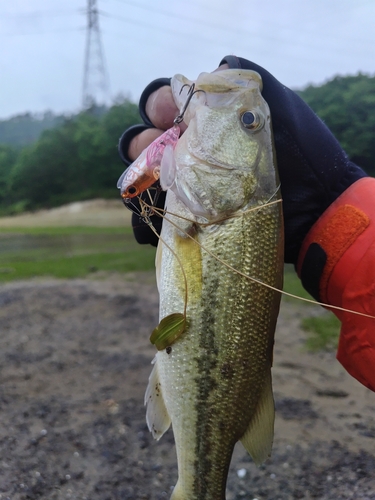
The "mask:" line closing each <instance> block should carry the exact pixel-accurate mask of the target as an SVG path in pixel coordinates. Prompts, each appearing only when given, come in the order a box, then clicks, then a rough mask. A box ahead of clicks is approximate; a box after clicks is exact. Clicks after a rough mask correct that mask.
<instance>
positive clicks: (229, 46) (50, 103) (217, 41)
mask: <svg viewBox="0 0 375 500" xmlns="http://www.w3.org/2000/svg"><path fill="white" fill-rule="evenodd" d="M97 2H98V7H99V10H100V11H101V12H102V14H101V15H100V18H99V24H100V28H101V36H102V45H103V49H104V54H105V59H106V67H107V70H108V73H109V78H110V90H111V96H112V97H114V96H116V95H117V94H119V93H120V92H122V93H123V94H125V95H128V96H129V97H130V98H131V99H133V100H137V99H138V98H139V96H140V94H141V92H142V90H143V88H144V87H145V85H147V83H149V82H150V81H151V80H152V79H154V78H157V77H160V76H172V75H173V74H175V73H183V74H185V75H186V76H188V77H189V78H191V79H194V78H196V77H197V75H198V74H199V73H200V72H202V71H211V70H213V69H215V67H216V66H217V64H218V63H219V61H220V59H221V58H222V57H224V56H225V55H228V54H235V55H238V56H242V57H246V58H247V59H251V60H253V61H254V62H256V63H258V64H260V65H261V66H263V67H265V68H266V69H268V70H269V71H270V72H271V73H273V74H274V75H275V76H276V77H277V78H278V79H279V80H280V81H282V82H283V83H284V84H285V85H287V86H289V87H292V88H302V87H304V86H305V85H307V84H308V83H317V84H320V83H322V82H324V81H325V80H327V79H330V78H332V77H333V76H334V75H337V74H341V75H347V74H355V73H357V72H358V71H362V72H365V73H370V74H374V72H375V29H374V25H375V0H262V1H259V0H258V1H255V0H172V1H167V0H97ZM86 8H87V0H53V1H51V0H50V1H46V0H11V1H9V0H0V43H1V50H0V118H6V117H8V116H11V115H14V114H17V113H22V112H26V111H31V112H42V111H45V110H48V109H50V110H52V111H55V112H76V111H78V110H79V109H80V107H81V104H82V83H83V66H84V52H85V43H86V17H85V10H86Z"/></svg>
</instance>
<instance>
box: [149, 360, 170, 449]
mask: <svg viewBox="0 0 375 500" xmlns="http://www.w3.org/2000/svg"><path fill="white" fill-rule="evenodd" d="M153 363H154V367H153V369H152V371H151V374H150V378H149V380H148V386H147V389H146V394H145V405H147V411H146V422H147V426H148V428H149V430H150V432H151V433H152V436H153V437H154V438H155V439H157V440H159V439H160V438H161V437H162V435H163V434H164V433H165V432H166V431H167V430H168V429H169V426H170V425H171V419H170V417H169V414H168V411H167V408H166V406H165V402H164V398H163V392H162V387H161V384H160V379H159V373H158V365H157V356H155V359H154V361H153Z"/></svg>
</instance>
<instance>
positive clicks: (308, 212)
mask: <svg viewBox="0 0 375 500" xmlns="http://www.w3.org/2000/svg"><path fill="white" fill-rule="evenodd" d="M224 63H227V64H228V65H229V67H230V68H242V69H250V70H253V71H257V72H258V73H259V74H260V76H261V77H262V80H263V90H262V95H263V97H264V99H265V100H266V101H267V103H268V105H269V107H270V110H271V118H272V127H273V132H274V140H275V149H276V157H277V163H278V169H279V174H280V181H281V194H282V198H283V211H284V222H285V262H291V263H294V264H296V261H297V257H298V253H299V250H300V247H301V243H302V241H303V239H304V238H305V236H306V234H307V233H308V231H309V230H310V228H311V226H312V225H313V224H314V223H315V222H316V220H317V219H318V218H319V217H320V216H321V215H322V213H323V212H324V211H325V210H326V209H327V208H328V207H329V205H331V203H332V202H333V201H334V200H335V199H336V198H337V197H338V196H339V195H340V194H341V193H343V192H344V191H345V190H346V189H347V188H348V187H349V186H350V185H351V184H353V183H354V182H355V181H357V180H358V179H360V178H361V177H365V176H366V175H367V174H366V173H365V172H364V171H363V170H362V169H361V168H359V167H358V166H357V165H355V164H354V163H352V162H351V161H350V160H349V158H348V157H347V155H346V153H345V152H344V151H343V149H342V148H341V146H340V144H339V143H338V141H337V140H336V139H335V137H334V136H333V135H332V133H331V132H330V130H329V129H328V128H327V127H326V126H325V124H324V123H323V122H322V121H321V120H320V118H318V117H317V116H316V114H315V113H314V112H313V111H312V110H311V109H310V108H309V106H308V105H307V104H306V103H305V102H304V101H303V100H302V99H301V98H300V97H299V96H298V95H297V94H296V93H295V92H293V91H292V90H290V89H288V88H287V87H285V86H284V85H282V84H281V83H280V82H279V81H278V80H276V78H274V77H273V76H272V75H271V74H270V73H269V72H268V71H266V70H265V69H263V68H262V67H260V66H258V65H257V64H254V63H252V62H250V61H247V60H246V59H242V58H238V57H235V56H227V57H225V58H224V59H223V60H222V61H221V62H220V64H224ZM168 82H169V80H167V79H159V80H155V81H154V82H152V83H151V84H150V85H149V86H148V87H146V89H145V90H144V91H143V94H142V97H141V100H140V113H141V116H142V118H143V119H144V120H145V123H147V126H149V125H150V123H151V122H150V120H149V119H148V117H147V115H146V113H145V104H146V102H147V99H148V97H149V96H150V94H151V93H152V92H154V91H155V90H157V89H158V88H160V87H161V86H163V85H166V84H168ZM143 127H144V126H143ZM125 134H126V132H125ZM132 137H134V135H133V136H132ZM129 142H130V141H129ZM129 142H128V143H127V144H126V143H125V141H123V143H122V148H123V150H126V151H127V148H128V145H129ZM134 219H135V218H134V217H133V228H134V234H135V237H136V239H137V241H139V242H140V243H146V242H147V243H151V244H155V243H156V241H157V238H156V237H154V235H153V233H152V232H151V230H150V229H149V228H148V226H146V225H142V223H140V222H139V220H137V221H135V220H134ZM137 219H138V218H137ZM134 222H135V224H134Z"/></svg>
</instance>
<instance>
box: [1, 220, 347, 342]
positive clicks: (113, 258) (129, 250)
mask: <svg viewBox="0 0 375 500" xmlns="http://www.w3.org/2000/svg"><path fill="white" fill-rule="evenodd" d="M154 260H155V248H153V247H151V246H150V245H139V244H138V243H137V242H136V241H135V240H134V237H133V234H132V229H131V228H130V227H104V228H103V227H44V228H35V227H27V228H16V227H13V228H6V229H0V282H7V281H14V280H21V279H29V278H38V277H55V278H84V277H86V276H88V275H90V274H92V273H94V272H100V271H107V272H118V273H127V272H133V271H151V270H153V269H154ZM284 290H285V291H287V292H289V293H292V294H294V295H297V296H299V297H305V298H311V297H310V295H309V294H308V293H307V292H306V291H305V290H304V288H303V287H302V285H301V282H300V280H299V279H298V277H297V275H296V273H295V271H294V269H293V268H292V266H285V273H284ZM285 300H286V301H288V302H289V301H292V302H294V303H295V304H297V303H299V301H298V300H297V299H292V298H289V297H285ZM301 325H302V327H303V328H304V329H305V330H306V332H307V340H306V346H307V347H308V348H309V349H311V350H320V349H332V348H334V347H335V346H336V344H337V338H338V331H339V322H338V320H336V318H335V317H334V316H333V315H332V314H331V313H327V315H323V316H321V317H320V316H319V317H316V316H313V317H306V318H304V320H303V321H302V324H301Z"/></svg>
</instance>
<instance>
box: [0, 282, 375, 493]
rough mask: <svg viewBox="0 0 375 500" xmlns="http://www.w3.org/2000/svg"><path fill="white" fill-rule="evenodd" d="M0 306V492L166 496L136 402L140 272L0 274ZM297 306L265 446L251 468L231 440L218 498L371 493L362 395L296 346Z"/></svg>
mask: <svg viewBox="0 0 375 500" xmlns="http://www.w3.org/2000/svg"><path fill="white" fill-rule="evenodd" d="M0 305H1V309H0V332H1V336H0V343H1V350H0V357H1V363H0V381H1V384H0V415H1V418H0V498H1V499H8V498H9V499H12V500H26V499H45V500H47V499H48V500H49V499H65V498H70V499H77V500H78V499H80V500H83V499H87V500H125V499H149V500H159V499H164V498H166V499H168V498H169V495H170V491H171V487H173V485H174V484H175V481H176V477H177V468H176V458H175V451H174V445H173V434H172V433H171V432H170V431H169V432H168V433H167V434H166V435H165V436H164V437H163V438H162V439H161V440H160V441H159V442H154V441H153V439H152V437H151V436H150V434H149V432H148V430H147V427H146V424H145V410H144V406H143V395H144V391H145V388H146V385H147V379H148V376H149V373H150V370H151V365H150V362H151V360H152V358H153V355H154V348H153V347H152V346H151V344H149V341H148V338H149V335H150V331H151V330H152V328H153V327H154V326H155V325H156V323H157V309H158V299H157V293H156V289H155V285H154V282H153V277H152V275H149V274H144V275H132V276H130V275H129V276H128V277H127V279H126V280H125V279H124V278H123V277H120V276H116V275H112V276H102V277H100V279H91V280H71V281H57V280H50V281H30V282H25V283H12V284H7V285H3V286H1V287H0ZM309 311H311V310H310V309H309ZM306 314H307V309H306V308H305V307H300V306H297V305H294V304H290V303H284V304H283V307H282V312H281V315H280V319H279V323H278V329H277V343H276V347H275V357H274V358H275V367H274V370H273V373H274V390H275V399H276V408H277V418H276V434H275V445H274V451H273V455H272V458H271V459H270V460H269V461H268V462H267V463H266V464H265V465H263V466H262V467H260V468H257V467H255V466H254V464H252V462H251V460H250V458H249V457H248V456H247V454H246V453H245V452H244V450H243V448H242V447H241V446H240V445H239V446H237V447H236V450H235V454H234V458H233V462H232V465H231V472H230V477H229V482H228V495H227V497H228V500H239V499H246V500H253V499H258V500H266V499H267V500H277V499H282V500H286V499H306V500H307V499H313V498H314V499H315V498H316V499H327V500H339V499H347V498H353V499H375V417H374V415H375V396H374V394H372V393H371V392H370V391H368V390H367V389H365V388H363V387H362V386H361V385H360V384H359V383H357V382H356V381H354V380H353V379H351V378H350V377H349V376H348V375H347V374H346V373H345V371H344V370H343V369H342V368H341V367H340V365H339V364H338V363H337V361H336V360H335V357H334V354H332V353H322V354H311V353H307V352H306V351H304V349H303V341H304V337H305V334H304V333H303V332H302V331H301V330H300V328H299V322H300V318H301V317H303V316H304V315H306Z"/></svg>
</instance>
